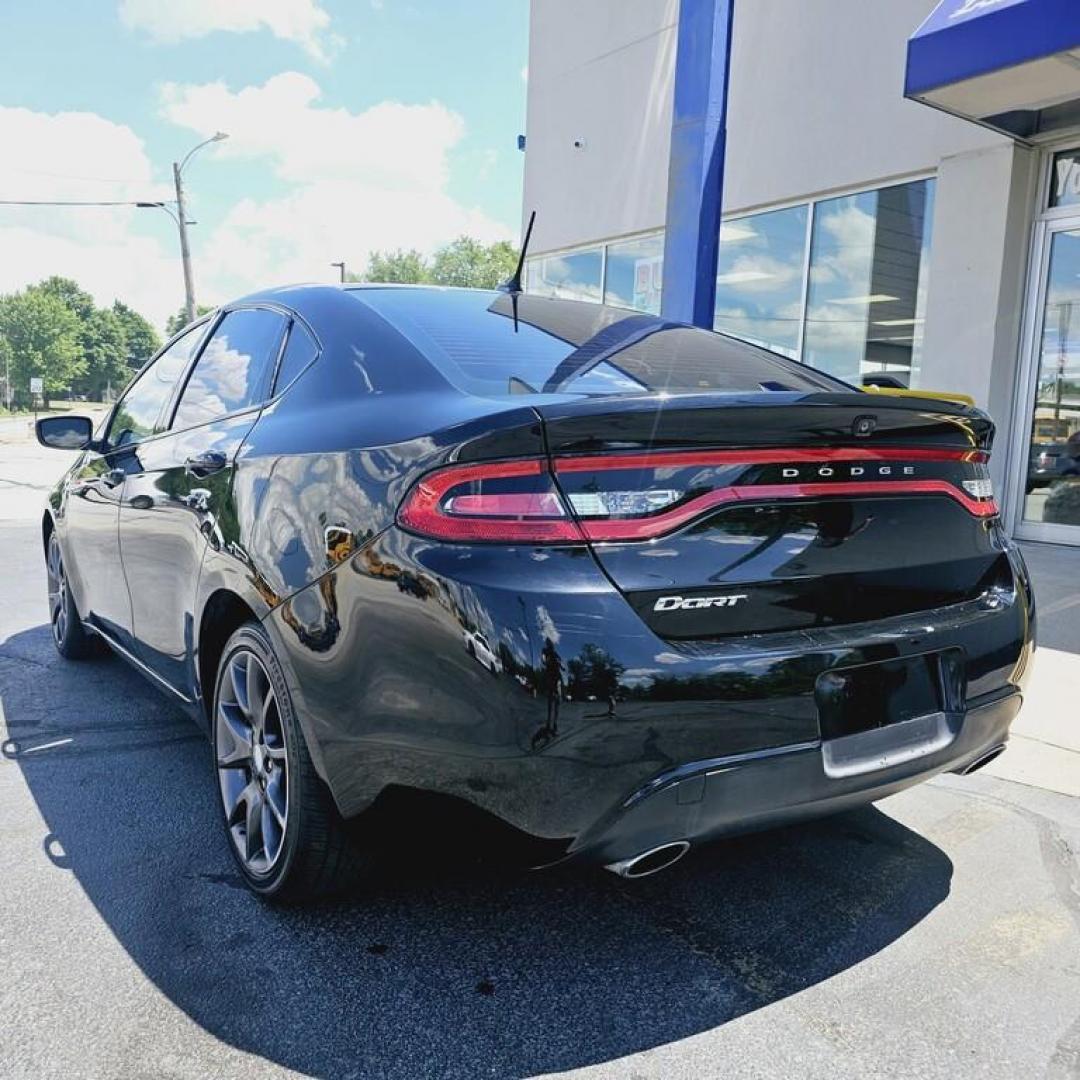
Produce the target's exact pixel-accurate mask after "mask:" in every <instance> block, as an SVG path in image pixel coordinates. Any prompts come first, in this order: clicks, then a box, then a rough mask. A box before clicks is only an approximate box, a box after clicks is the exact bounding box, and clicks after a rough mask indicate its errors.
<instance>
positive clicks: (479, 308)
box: [354, 288, 849, 397]
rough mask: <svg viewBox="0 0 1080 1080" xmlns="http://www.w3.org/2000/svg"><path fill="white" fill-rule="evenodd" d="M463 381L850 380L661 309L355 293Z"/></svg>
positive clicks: (741, 384) (727, 387)
mask: <svg viewBox="0 0 1080 1080" xmlns="http://www.w3.org/2000/svg"><path fill="white" fill-rule="evenodd" d="M354 295H356V296H357V297H358V298H359V299H361V300H363V302H364V303H366V304H368V305H369V306H370V307H372V308H374V309H375V310H376V311H377V312H378V313H379V314H380V315H382V316H383V317H384V318H385V319H386V320H387V321H388V322H389V323H391V324H392V325H393V326H394V327H395V328H396V329H397V330H398V331H399V332H400V333H402V334H403V335H404V336H405V337H406V338H408V339H409V341H411V342H412V344H413V345H415V346H416V347H417V348H418V349H419V350H420V351H421V352H422V353H423V354H424V355H425V356H427V357H428V358H429V359H430V360H431V362H432V363H433V364H434V365H435V366H436V367H437V368H438V369H439V370H440V371H441V372H442V374H443V375H444V376H445V377H446V378H447V379H448V380H449V381H450V382H452V383H453V384H454V385H455V386H457V387H458V388H459V389H461V390H464V391H466V392H468V393H472V394H479V395H483V396H485V397H491V396H500V395H503V394H531V393H538V394H562V393H576V394H620V393H621V394H640V393H645V392H656V391H665V392H668V393H687V394H689V393H702V392H708V391H719V392H724V393H738V392H745V391H756V390H793V391H799V392H812V391H821V390H824V391H837V390H846V389H849V387H847V386H846V384H844V383H842V382H840V381H839V380H836V379H833V378H831V377H830V376H828V375H825V374H823V373H822V372H818V371H814V370H813V369H810V368H807V367H804V366H803V365H801V364H797V363H795V362H794V361H792V360H788V359H786V358H785V357H782V356H778V355H777V354H776V353H771V352H769V351H768V350H766V349H760V348H758V347H757V346H756V345H749V344H747V343H746V342H742V341H738V340H736V339H734V338H730V337H726V336H724V335H722V334H714V333H710V332H708V331H705V330H695V329H693V328H690V327H686V326H680V325H677V324H673V323H667V322H664V321H663V320H662V319H659V318H657V317H655V316H653V315H644V314H640V313H638V312H633V311H627V310H625V309H623V308H612V307H604V306H602V305H599V304H585V303H577V302H574V301H569V300H555V299H548V298H544V297H537V296H527V295H525V296H521V297H520V298H519V299H518V305H517V307H518V311H517V327H516V329H515V321H514V305H513V300H512V298H511V297H510V296H508V295H506V294H505V293H487V292H477V291H472V290H465V289H401V288H397V289H395V288H385V289H381V288H366V289H358V290H355V291H354Z"/></svg>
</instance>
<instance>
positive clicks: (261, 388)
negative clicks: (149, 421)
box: [172, 308, 285, 429]
mask: <svg viewBox="0 0 1080 1080" xmlns="http://www.w3.org/2000/svg"><path fill="white" fill-rule="evenodd" d="M284 331H285V318H284V316H282V315H279V314H278V313H277V312H274V311H266V310H264V309H262V308H242V309H241V310H239V311H230V312H229V313H228V314H227V315H226V316H225V318H224V319H222V320H221V322H220V323H218V327H217V329H216V330H215V331H214V333H213V335H212V336H211V338H210V340H209V341H208V342H207V343H206V348H205V349H203V351H202V355H201V356H200V357H199V359H198V362H197V363H196V364H195V370H194V371H192V373H191V377H190V378H189V379H188V382H187V386H185V387H184V392H183V393H182V394H181V395H180V404H179V405H178V406H177V408H176V416H175V417H174V418H173V422H172V426H173V428H174V429H179V428H189V427H194V426H195V425H196V424H205V423H206V422H207V421H209V420H216V419H217V418H218V417H219V416H225V415H226V414H227V413H232V412H237V411H238V410H240V409H246V408H247V407H248V406H249V405H257V404H258V403H259V402H260V401H262V400H264V399H265V398H266V396H267V391H268V390H269V382H270V374H271V372H272V371H273V368H274V362H275V361H276V360H277V354H278V348H279V347H280V345H281V335H282V334H283V333H284Z"/></svg>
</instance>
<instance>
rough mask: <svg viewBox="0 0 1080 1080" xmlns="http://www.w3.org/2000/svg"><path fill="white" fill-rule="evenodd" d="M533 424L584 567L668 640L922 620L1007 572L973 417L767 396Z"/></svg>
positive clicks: (562, 412) (620, 409) (584, 413)
mask: <svg viewBox="0 0 1080 1080" xmlns="http://www.w3.org/2000/svg"><path fill="white" fill-rule="evenodd" d="M538 412H539V413H540V414H541V416H542V419H543V422H544V428H545V438H546V441H547V447H548V452H549V455H550V458H551V461H552V466H553V471H554V475H555V478H556V482H557V484H558V487H559V489H560V491H561V493H562V495H563V498H564V500H565V501H566V502H567V503H568V504H569V506H570V507H571V508H572V509H573V512H574V513H575V514H576V515H577V516H578V519H579V521H580V523H581V525H582V528H583V529H584V531H585V533H586V535H587V537H588V538H589V542H590V546H591V549H592V552H593V555H594V556H595V558H596V559H597V561H598V563H599V564H600V566H601V567H602V568H603V570H604V571H605V573H606V574H607V575H608V577H609V578H610V579H611V581H612V582H613V583H614V584H615V586H616V587H617V588H619V589H620V590H621V591H622V592H623V593H624V595H625V596H626V598H627V600H628V601H629V602H630V603H631V604H632V605H633V607H634V608H635V609H636V610H637V611H638V612H639V614H640V615H641V617H642V618H643V619H644V620H645V621H646V623H648V624H649V626H650V627H651V628H652V629H653V630H654V631H655V632H656V633H657V634H658V635H660V636H661V637H664V638H667V639H672V640H679V639H702V638H719V637H726V636H730V635H735V634H738V635H746V634H759V633H772V632H778V631H792V630H800V629H807V628H811V627H815V626H830V625H842V624H845V623H855V622H862V621H866V620H868V619H874V618H882V617H886V616H890V615H899V614H905V613H910V612H915V611H922V610H927V609H930V608H934V607H940V606H942V605H945V604H950V603H957V602H960V601H963V600H968V599H972V598H974V597H976V596H978V595H980V594H981V593H982V592H984V591H985V590H986V589H988V588H989V587H990V586H991V585H993V584H994V583H995V582H996V581H997V580H999V578H1000V577H1001V576H1002V575H1003V574H1004V573H1006V568H1005V566H1004V564H1003V553H1002V550H1001V545H1000V542H999V540H998V537H997V531H996V529H995V527H994V525H993V523H994V522H995V521H996V516H995V515H996V507H995V505H994V503H993V499H992V497H991V494H990V492H989V475H988V472H987V468H986V459H987V456H988V453H989V448H990V443H991V440H992V437H993V425H992V424H991V422H990V420H989V419H988V418H987V417H986V416H985V415H984V414H982V413H980V412H978V411H977V410H975V409H971V408H968V407H965V406H962V405H959V404H952V403H947V402H943V401H940V400H929V399H925V400H923V399H917V398H894V399H889V400H882V399H881V398H875V397H870V396H869V395H866V394H861V393H858V392H851V393H840V394H835V393H830V394H810V395H807V394H794V393H786V392H764V393H748V394H739V395H715V394H714V395H692V396H687V397H683V396H679V397H675V398H670V399H667V400H664V399H661V398H658V397H657V396H655V395H642V396H640V397H620V398H593V399H589V400H586V401H579V402H573V403H568V402H562V403H556V404H551V405H541V406H538Z"/></svg>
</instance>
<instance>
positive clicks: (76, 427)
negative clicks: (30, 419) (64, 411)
mask: <svg viewBox="0 0 1080 1080" xmlns="http://www.w3.org/2000/svg"><path fill="white" fill-rule="evenodd" d="M35 431H36V433H37V440H38V442H39V443H41V445H42V446H48V447H51V448H52V449H53V450H85V449H86V447H88V446H89V445H90V443H91V442H92V441H93V438H94V422H93V421H92V420H91V419H90V417H89V416H45V417H42V418H41V419H40V420H39V421H38V422H37V424H36V425H35Z"/></svg>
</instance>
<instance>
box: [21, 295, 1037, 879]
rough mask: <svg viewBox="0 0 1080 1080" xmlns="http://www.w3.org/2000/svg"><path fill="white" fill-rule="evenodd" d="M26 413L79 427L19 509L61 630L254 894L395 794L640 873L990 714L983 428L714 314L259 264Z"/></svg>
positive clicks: (999, 619)
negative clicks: (863, 383) (160, 724)
mask: <svg viewBox="0 0 1080 1080" xmlns="http://www.w3.org/2000/svg"><path fill="white" fill-rule="evenodd" d="M37 430H38V438H39V439H40V440H41V441H42V442H43V443H44V444H46V445H50V446H63V447H77V448H81V453H80V454H79V456H78V458H77V460H76V461H75V463H74V465H73V466H72V467H71V469H70V470H69V471H68V472H67V474H66V475H65V476H64V477H63V478H62V480H61V481H60V482H59V483H58V484H57V486H56V488H55V489H54V490H53V491H52V493H51V495H50V497H49V500H48V504H47V506H46V508H45V511H44V514H43V517H42V520H41V528H42V542H43V548H44V552H45V555H46V558H47V566H48V580H49V611H50V618H51V623H52V630H53V635H54V638H55V641H56V646H57V648H58V649H59V650H60V652H61V654H62V655H64V656H65V657H71V658H81V657H88V656H91V655H93V654H94V653H95V652H97V651H99V649H100V646H101V645H102V643H105V644H107V645H108V646H109V647H111V648H112V649H113V650H115V651H116V652H117V653H119V654H120V655H121V656H123V657H125V658H126V659H127V660H128V661H129V662H130V663H132V664H133V665H134V666H135V667H136V668H138V669H139V670H140V671H142V672H143V673H144V674H146V675H147V677H148V678H150V679H151V680H152V681H153V682H155V683H156V684H157V685H158V686H160V687H161V688H162V689H163V690H164V691H165V692H166V693H168V694H169V695H171V696H172V697H173V698H174V699H175V700H176V701H178V702H180V703H181V704H182V705H183V706H184V707H185V708H186V709H187V710H188V711H189V712H190V713H191V714H192V716H193V717H194V718H195V719H196V720H197V721H198V722H199V723H200V724H202V725H203V727H204V728H205V729H206V731H207V733H208V736H209V739H210V743H211V746H212V748H213V758H212V770H213V776H214V777H215V781H214V782H215V786H216V788H217V792H218V795H217V798H218V799H219V802H220V808H221V820H222V823H223V826H224V832H225V835H226V837H227V839H228V843H229V846H230V848H231V850H232V853H233V855H234V856H235V858H236V862H237V865H238V866H239V868H240V872H241V873H242V874H243V877H244V880H245V881H246V882H247V883H248V885H249V886H250V887H251V888H252V889H254V890H255V891H256V892H258V893H261V894H263V895H266V896H270V897H276V898H286V899H295V898H301V897H307V896H311V895H314V894H319V893H322V892H325V891H328V890H330V889H332V888H334V887H336V886H337V885H338V883H339V882H340V881H341V880H342V876H343V874H345V872H346V870H347V869H348V868H355V867H357V866H363V865H365V860H366V858H367V852H366V851H365V849H363V848H362V847H358V846H357V844H358V840H357V831H356V830H352V829H350V828H348V827H347V824H346V823H347V822H349V821H351V820H353V819H357V818H361V817H363V816H365V815H367V813H368V811H370V810H371V809H372V808H374V807H376V806H378V805H383V802H382V797H383V796H384V795H385V794H386V793H387V792H390V791H392V792H394V793H395V797H397V796H401V797H405V798H407V797H408V796H409V795H410V794H413V795H416V794H423V795H424V798H423V799H422V800H420V802H421V804H422V805H425V806H430V805H431V802H432V799H431V796H432V795H435V796H439V797H442V799H443V800H446V801H448V802H449V803H462V802H466V803H469V804H472V806H473V807H478V808H479V809H481V810H483V811H484V812H486V813H487V814H489V815H492V816H493V817H494V818H496V819H498V820H499V821H501V822H503V823H505V824H507V825H509V826H511V827H512V829H513V831H514V834H515V835H518V836H520V835H522V834H524V835H526V836H528V837H531V838H532V839H533V841H534V842H535V844H536V845H537V849H538V850H542V853H543V857H542V858H538V861H540V862H544V863H550V862H558V861H562V860H565V859H571V858H577V859H587V860H592V861H596V862H599V863H602V864H604V865H605V866H607V867H608V868H609V869H612V870H614V871H615V872H617V873H620V874H622V875H624V876H626V877H640V876H644V875H646V874H649V873H654V872H656V871H658V870H661V869H663V868H664V867H666V866H669V865H671V864H672V863H674V862H675V861H676V860H677V859H679V858H680V857H681V856H682V855H683V854H684V853H685V851H686V850H687V849H688V848H689V846H690V845H691V844H700V843H703V842H705V841H707V840H710V839H713V838H715V837H718V836H722V835H725V834H730V833H735V832H741V831H745V830H748V829H755V828H762V827H765V826H772V825H778V824H780V823H784V822H790V821H794V820H798V819H801V818H806V817H812V816H814V815H819V814H825V813H831V812H833V811H836V810H840V809H846V808H849V807H853V806H857V805H860V804H862V803H867V802H870V801H872V800H875V799H879V798H882V797H884V796H886V795H890V794H892V793H894V792H896V791H899V790H901V789H902V788H905V787H907V786H908V785H910V784H913V783H916V782H917V781H920V780H923V779H925V778H927V777H930V776H933V775H935V774H937V773H941V772H944V771H954V772H964V771H970V770H972V769H975V768H978V767H979V766H981V765H982V764H984V763H985V762H987V761H988V760H990V759H991V758H992V757H993V756H995V755H996V754H998V753H1000V752H1001V750H1002V748H1003V747H1004V744H1005V741H1006V739H1007V738H1008V733H1009V727H1010V724H1011V722H1012V720H1013V718H1014V716H1015V715H1016V713H1017V710H1018V709H1019V707H1020V701H1021V694H1022V690H1023V687H1024V683H1025V680H1026V678H1027V673H1028V669H1029V659H1030V655H1031V650H1032V648H1033V638H1032V635H1033V626H1034V616H1033V606H1032V597H1031V590H1030V585H1029V581H1028V577H1027V573H1026V570H1025V568H1024V565H1023V562H1022V560H1021V558H1020V555H1019V553H1018V552H1017V550H1016V548H1015V547H1014V546H1013V544H1012V543H1011V542H1010V541H1009V539H1008V538H1007V536H1006V534H1005V532H1004V530H1003V529H1002V526H1001V524H1000V521H999V518H998V508H997V504H996V502H995V500H994V495H993V492H992V490H991V486H990V478H989V472H988V466H987V461H988V457H989V453H990V449H991V440H992V435H993V427H992V424H991V422H990V420H989V419H988V418H987V417H986V416H985V415H984V414H983V413H981V412H979V411H978V410H977V409H974V408H972V407H970V406H968V405H965V404H963V403H960V402H955V401H943V400H935V399H931V398H921V397H918V396H906V395H901V396H894V395H890V394H886V393H870V392H863V391H861V390H859V389H856V388H854V387H851V386H848V385H847V384H845V383H842V382H839V381H838V380H836V379H834V378H832V377H830V376H829V375H827V374H825V373H823V372H819V371H815V370H813V369H812V368H809V367H805V366H803V365H801V364H798V363H795V362H793V361H790V360H788V359H786V358H785V357H782V356H779V355H777V354H774V353H771V352H768V351H766V350H764V349H761V348H758V347H756V346H754V345H750V344H747V343H746V342H742V341H739V340H736V339H734V338H730V337H726V336H724V335H721V334H716V333H712V332H708V331H705V330H701V329H697V328H694V327H690V326H682V325H678V324H672V323H671V322H666V321H664V320H662V319H660V318H656V317H653V316H650V315H645V314H640V313H636V312H630V311H626V310H622V309H618V308H613V307H606V306H602V305H597V304H591V303H577V302H573V301H568V300H561V299H547V298H541V297H536V296H529V295H520V294H518V293H517V292H516V291H515V292H512V293H507V292H484V291H473V290H462V289H437V288H401V287H391V286H362V287H352V286H343V287H340V288H338V287H331V286H309V287H297V288H288V289H276V290H272V291H268V292H264V293H259V294H257V295H254V296H250V297H247V298H246V299H243V300H240V301H237V302H236V303H233V304H229V305H227V306H226V307H224V308H223V309H222V310H220V311H219V312H216V313H214V314H213V315H211V316H208V317H206V318H203V319H201V320H200V321H199V322H197V323H196V324H195V325H193V326H191V327H188V328H186V329H185V330H183V331H182V332H181V333H179V334H178V335H177V336H176V337H174V338H173V339H172V340H171V341H170V342H169V343H168V344H167V345H166V346H165V347H164V349H162V350H161V351H160V353H159V354H158V355H157V356H155V357H154V358H153V359H152V360H151V361H150V362H149V363H148V364H147V365H146V367H144V368H143V370H142V371H141V372H140V373H139V375H138V376H137V377H136V378H135V380H134V381H133V382H132V383H131V385H130V386H129V387H128V388H127V390H126V391H125V392H124V394H123V395H122V396H121V398H120V400H119V401H118V402H117V404H116V405H115V407H114V408H113V409H112V410H111V412H110V414H109V416H108V418H107V420H106V421H105V422H104V424H103V425H102V426H101V427H100V429H99V430H98V431H96V432H93V431H91V424H90V421H89V420H87V419H85V418H79V417H72V416H63V417H50V418H47V419H42V420H40V421H39V422H38V425H37ZM478 625H479V626H483V627H484V628H485V632H484V633H483V634H481V633H479V632H477V631H473V632H471V633H466V634H465V635H464V641H465V647H464V648H463V647H462V628H463V627H468V626H478ZM493 641H494V642H498V643H499V658H496V656H495V652H494V649H493V648H492V646H491V644H490V643H491V642H493ZM504 645H505V650H504V648H503V646H504ZM492 675H494V676H495V677H494V678H492ZM140 780H141V778H139V777H129V778H126V779H125V781H124V782H126V783H138V782H140ZM147 782H152V781H149V780H148V781H147ZM161 812H162V813H168V812H169V808H168V807H163V808H162V811H161ZM177 812H182V808H177ZM375 820H378V819H377V818H376V819H375ZM147 825H148V827H151V828H152V827H153V823H147Z"/></svg>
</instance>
